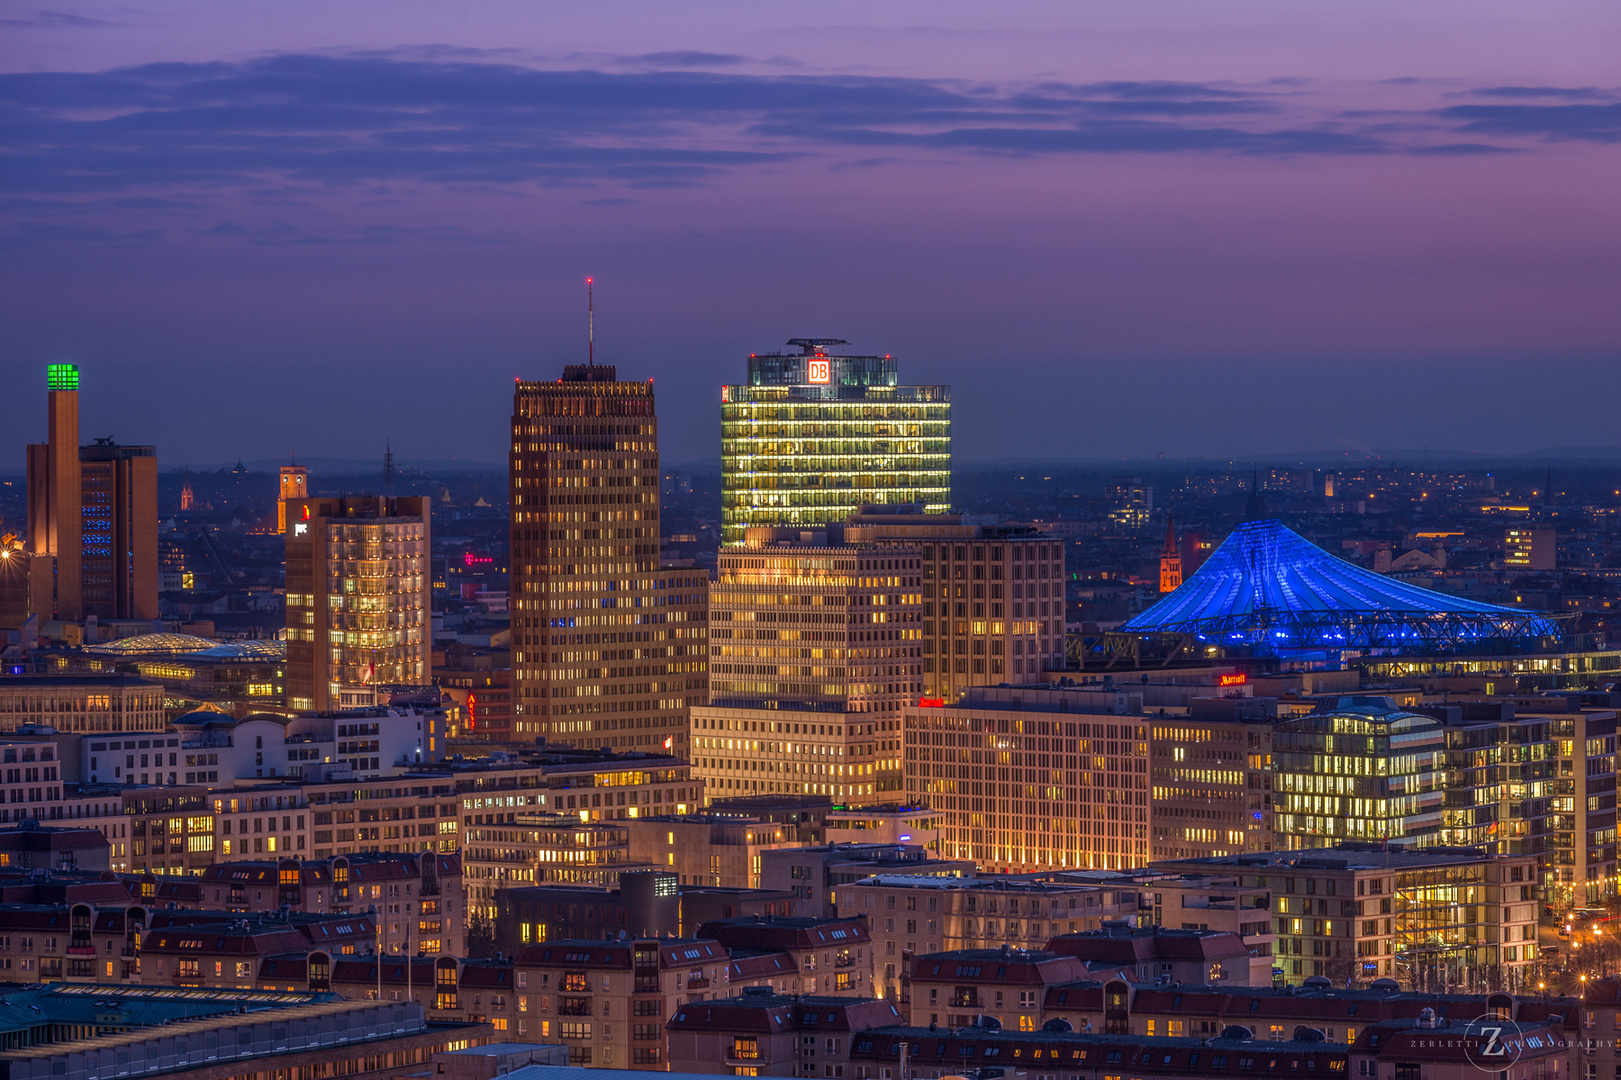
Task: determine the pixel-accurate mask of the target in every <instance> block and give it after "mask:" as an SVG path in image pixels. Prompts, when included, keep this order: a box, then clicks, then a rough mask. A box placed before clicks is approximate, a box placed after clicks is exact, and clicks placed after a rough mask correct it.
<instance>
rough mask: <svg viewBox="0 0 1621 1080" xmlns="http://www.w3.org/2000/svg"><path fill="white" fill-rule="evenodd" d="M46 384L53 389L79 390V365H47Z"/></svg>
mask: <svg viewBox="0 0 1621 1080" xmlns="http://www.w3.org/2000/svg"><path fill="white" fill-rule="evenodd" d="M45 384H46V385H47V386H49V387H50V388H51V389H52V390H77V389H78V388H79V368H78V366H77V365H74V364H48V365H46V367H45Z"/></svg>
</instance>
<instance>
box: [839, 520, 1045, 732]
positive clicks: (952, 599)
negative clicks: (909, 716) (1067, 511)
mask: <svg viewBox="0 0 1621 1080" xmlns="http://www.w3.org/2000/svg"><path fill="white" fill-rule="evenodd" d="M923 510H924V508H923V507H922V506H919V505H915V504H914V505H910V506H905V505H901V506H895V505H891V506H863V507H861V509H860V510H859V511H858V512H857V513H855V514H853V515H852V516H851V517H849V518H848V519H846V521H845V523H844V529H843V536H844V541H845V543H851V544H854V543H873V544H878V545H880V546H903V547H907V548H912V549H915V550H916V551H918V552H919V553H920V555H921V556H922V560H921V564H922V571H923V573H922V577H923V581H922V589H923V696H925V697H929V698H939V699H942V700H944V701H955V700H957V698H958V697H960V696H961V694H962V692H963V690H964V689H966V688H967V687H970V686H995V685H996V684H998V683H1004V682H1026V681H1034V679H1035V677H1037V676H1038V675H1039V674H1040V673H1041V672H1044V671H1049V670H1062V669H1063V667H1064V544H1063V541H1062V540H1057V539H1054V538H1053V537H1051V536H1046V535H1044V534H1042V533H1040V532H1038V531H1036V530H1035V529H1032V528H1028V527H1023V526H1007V525H994V526H993V525H978V524H973V523H972V522H971V520H970V519H969V518H968V517H967V515H963V514H925V513H924V512H923Z"/></svg>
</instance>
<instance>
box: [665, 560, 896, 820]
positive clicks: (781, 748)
mask: <svg viewBox="0 0 1621 1080" xmlns="http://www.w3.org/2000/svg"><path fill="white" fill-rule="evenodd" d="M779 535H782V536H784V537H786V536H788V535H794V536H796V537H797V536H798V535H799V534H798V533H797V532H795V531H793V530H785V529H764V528H755V529H751V530H750V531H749V534H748V543H747V545H746V546H744V547H734V548H723V549H722V550H721V554H720V563H719V575H720V576H719V578H718V580H717V581H716V582H715V585H714V587H713V588H712V589H711V590H710V631H711V637H710V687H709V703H708V704H707V705H703V706H700V707H697V708H694V709H693V711H692V738H693V745H692V750H691V754H692V759H693V763H694V767H695V768H696V769H697V770H698V772H699V774H700V775H702V776H703V777H704V780H705V782H706V783H707V784H708V786H709V790H710V794H711V797H713V798H725V797H727V796H728V795H743V794H751V795H753V794H795V795H827V796H831V797H832V798H835V799H840V800H845V799H852V800H856V801H860V802H875V801H879V800H880V793H882V792H892V791H898V790H899V788H900V786H901V783H900V779H901V778H900V766H901V760H900V755H899V752H898V751H899V738H900V717H901V710H902V708H903V707H904V706H905V705H906V704H907V702H909V701H912V700H915V699H916V697H917V696H918V695H919V694H920V693H921V692H922V689H923V683H922V670H923V667H922V652H923V647H922V646H923V643H922V636H923V616H922V612H923V606H922V591H921V586H922V582H923V578H922V560H921V558H920V557H919V552H918V550H917V549H916V548H908V547H887V548H879V547H876V546H872V545H838V546H830V545H828V544H827V542H826V537H825V534H824V533H807V534H805V535H806V541H805V542H798V541H791V540H787V539H782V540H779V539H777V537H778V536H779Z"/></svg>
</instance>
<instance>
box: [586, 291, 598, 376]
mask: <svg viewBox="0 0 1621 1080" xmlns="http://www.w3.org/2000/svg"><path fill="white" fill-rule="evenodd" d="M585 325H586V347H585V348H586V353H585V362H586V364H587V365H589V366H591V367H595V366H596V364H597V301H596V288H595V286H594V285H593V283H592V281H591V279H590V278H586V279H585Z"/></svg>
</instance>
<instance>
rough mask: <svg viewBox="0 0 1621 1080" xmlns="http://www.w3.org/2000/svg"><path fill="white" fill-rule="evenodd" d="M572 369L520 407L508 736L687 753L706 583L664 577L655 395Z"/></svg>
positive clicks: (597, 372) (526, 396) (520, 394)
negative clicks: (510, 732) (510, 729)
mask: <svg viewBox="0 0 1621 1080" xmlns="http://www.w3.org/2000/svg"><path fill="white" fill-rule="evenodd" d="M615 374H616V373H615V369H614V368H613V366H611V365H605V364H595V365H584V364H577V365H570V366H568V367H565V368H564V369H563V377H562V378H561V379H559V380H558V381H557V382H519V383H518V385H517V388H516V391H515V392H514V394H513V400H512V455H511V459H510V468H511V495H512V564H511V565H512V634H513V644H512V650H513V657H512V666H513V683H514V689H515V700H514V702H513V706H514V708H513V736H514V737H515V738H517V739H519V740H529V739H533V738H536V737H537V736H544V737H545V738H546V739H547V740H549V741H551V742H554V743H570V744H574V745H579V746H611V747H616V748H621V747H622V748H636V747H641V748H648V749H658V748H662V747H664V745H665V742H666V740H668V741H669V748H670V749H671V750H674V751H676V752H677V753H681V752H683V749H682V748H683V747H684V744H685V742H686V728H687V709H688V707H689V706H690V705H693V704H696V703H699V702H702V701H703V700H704V699H705V694H706V691H707V682H706V676H705V669H706V667H707V665H706V662H705V659H704V656H705V653H706V652H707V646H708V641H707V636H708V635H707V632H706V626H707V624H706V620H707V617H708V588H709V577H708V574H707V573H705V572H704V571H702V570H686V569H674V568H670V569H661V568H660V567H659V451H658V419H657V418H656V417H655V416H654V413H653V384H652V382H620V381H618V380H617V378H616V377H615Z"/></svg>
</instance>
